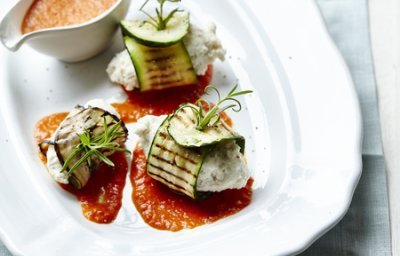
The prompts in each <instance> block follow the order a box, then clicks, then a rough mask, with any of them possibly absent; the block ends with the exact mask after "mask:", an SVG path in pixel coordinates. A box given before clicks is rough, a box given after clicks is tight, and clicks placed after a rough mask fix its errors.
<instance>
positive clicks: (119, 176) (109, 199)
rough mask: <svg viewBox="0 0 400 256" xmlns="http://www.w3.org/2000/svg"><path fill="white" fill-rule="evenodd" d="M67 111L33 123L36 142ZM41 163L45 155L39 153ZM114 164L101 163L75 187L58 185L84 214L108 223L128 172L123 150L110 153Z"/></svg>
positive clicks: (43, 136)
mask: <svg viewBox="0 0 400 256" xmlns="http://www.w3.org/2000/svg"><path fill="white" fill-rule="evenodd" d="M67 115H68V113H57V114H53V115H50V116H47V117H44V118H43V119H41V120H40V121H39V122H38V123H37V124H36V127H35V133H34V134H35V139H36V141H37V142H38V143H39V142H41V141H43V140H44V139H46V138H49V137H50V136H51V135H52V134H53V133H54V132H55V130H56V129H57V128H58V126H59V125H60V123H61V122H62V121H63V120H64V119H65V117H66V116H67ZM39 155H40V158H41V159H42V161H43V162H44V163H46V162H47V159H46V156H45V155H44V154H42V153H40V154H39ZM109 158H110V159H111V161H113V163H114V164H115V167H111V166H108V165H106V164H100V166H99V167H98V168H97V170H96V171H95V172H92V174H91V176H90V179H89V181H88V183H87V184H86V186H85V187H83V188H82V189H80V190H78V189H74V188H72V187H71V186H70V185H68V184H60V186H61V187H62V188H63V189H65V190H67V191H68V192H70V193H71V194H73V195H75V197H76V198H77V199H78V201H79V202H80V203H81V207H82V213H83V215H84V216H85V217H86V218H87V219H88V220H91V221H93V222H97V223H110V222H112V221H113V220H114V219H115V218H116V217H117V214H118V211H119V209H120V208H121V204H122V191H123V189H124V186H125V180H126V175H127V173H128V161H127V159H126V156H125V154H124V153H123V152H117V153H114V154H113V155H111V156H110V157H109Z"/></svg>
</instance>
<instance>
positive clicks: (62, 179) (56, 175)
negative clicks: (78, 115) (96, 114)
mask: <svg viewBox="0 0 400 256" xmlns="http://www.w3.org/2000/svg"><path fill="white" fill-rule="evenodd" d="M89 106H90V107H96V108H101V109H104V110H106V111H108V112H110V113H111V114H113V115H115V116H117V117H118V118H119V114H118V112H117V111H116V110H115V108H113V107H112V106H111V105H110V104H108V103H107V102H105V101H104V100H102V99H94V100H90V101H88V102H87V103H86V104H85V107H89ZM74 114H75V111H74V110H72V111H71V112H70V113H69V114H68V116H72V115H74ZM56 132H57V131H56ZM56 132H55V133H56ZM79 132H81V131H77V133H79ZM55 133H54V134H55ZM50 140H51V141H53V140H54V137H52V138H51V139H50ZM46 157H47V170H48V171H49V173H50V176H51V177H52V178H53V179H54V180H55V181H57V182H59V183H63V184H68V178H69V176H68V174H67V173H66V172H61V170H62V165H61V163H60V161H59V160H58V158H57V153H56V151H55V149H54V146H52V145H49V148H48V150H47V154H46Z"/></svg>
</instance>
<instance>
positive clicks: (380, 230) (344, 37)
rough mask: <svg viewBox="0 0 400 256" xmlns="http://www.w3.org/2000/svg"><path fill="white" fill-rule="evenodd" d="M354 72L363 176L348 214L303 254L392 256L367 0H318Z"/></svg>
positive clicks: (335, 39) (327, 23) (336, 41)
mask: <svg viewBox="0 0 400 256" xmlns="http://www.w3.org/2000/svg"><path fill="white" fill-rule="evenodd" d="M317 4H318V5H319V7H320V10H321V13H322V15H323V18H324V19H325V22H326V26H327V28H328V31H329V33H330V34H331V36H332V38H333V40H334V41H335V43H336V44H337V46H338V48H339V50H340V51H341V52H342V54H343V57H344V59H345V60H346V62H347V64H348V66H349V68H350V72H351V74H352V77H353V80H354V83H355V86H356V89H357V92H358V96H359V99H360V103H361V109H362V114H363V131H364V141H363V174H362V177H361V180H360V183H359V185H358V187H357V189H356V192H355V194H354V198H353V202H352V204H351V206H350V209H349V212H348V213H347V215H346V216H345V217H344V218H343V220H342V221H341V222H340V223H339V224H338V225H337V226H336V227H335V228H333V229H332V230H331V231H329V232H328V233H327V234H326V235H324V236H323V237H322V238H321V239H319V240H318V241H317V242H315V243H314V244H313V245H312V246H311V247H310V248H309V249H308V250H306V251H305V252H304V253H302V254H301V255H302V256H306V255H335V256H336V255H363V256H365V255H371V256H375V255H391V243H390V228H389V216H388V198H387V189H386V188H387V186H386V176H385V163H384V159H383V153H382V145H381V137H380V125H379V116H378V107H377V100H376V85H375V78H374V70H373V63H372V58H371V47H370V44H369V27H368V6H367V0H348V1H343V0H318V1H317Z"/></svg>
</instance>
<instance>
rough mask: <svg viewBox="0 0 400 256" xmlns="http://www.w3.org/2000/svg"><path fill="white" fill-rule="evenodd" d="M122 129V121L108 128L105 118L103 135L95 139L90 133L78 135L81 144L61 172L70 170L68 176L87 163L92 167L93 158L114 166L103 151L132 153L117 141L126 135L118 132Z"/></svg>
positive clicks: (68, 158) (69, 157) (73, 151)
mask: <svg viewBox="0 0 400 256" xmlns="http://www.w3.org/2000/svg"><path fill="white" fill-rule="evenodd" d="M120 127H121V121H119V122H118V123H116V124H114V125H112V126H111V127H108V125H107V122H106V117H104V132H103V133H102V134H100V135H98V136H95V137H93V138H92V137H91V135H90V132H89V131H85V132H84V133H82V134H78V136H79V139H80V143H79V144H78V145H77V146H76V147H75V148H74V150H72V152H71V154H70V155H69V156H68V157H67V159H66V160H65V163H64V165H63V168H62V169H61V172H65V171H67V170H68V174H71V173H73V172H74V171H75V170H76V169H78V168H79V167H80V166H81V165H82V164H84V163H87V164H88V165H89V166H90V165H91V161H92V159H93V158H97V159H99V160H100V161H102V162H104V163H105V164H107V165H109V166H114V163H113V162H112V161H111V160H110V159H109V158H108V157H107V156H105V155H104V154H103V153H101V151H118V152H126V153H130V152H129V151H128V150H127V149H125V148H122V147H121V145H120V144H119V143H118V142H116V141H115V139H116V138H117V137H119V136H123V135H124V133H123V132H120V131H118V128H120ZM79 156H81V157H80V158H79V159H78V160H77V161H76V162H75V163H74V164H73V165H72V167H71V168H68V166H69V165H70V164H71V162H72V161H73V160H74V159H75V158H76V157H79Z"/></svg>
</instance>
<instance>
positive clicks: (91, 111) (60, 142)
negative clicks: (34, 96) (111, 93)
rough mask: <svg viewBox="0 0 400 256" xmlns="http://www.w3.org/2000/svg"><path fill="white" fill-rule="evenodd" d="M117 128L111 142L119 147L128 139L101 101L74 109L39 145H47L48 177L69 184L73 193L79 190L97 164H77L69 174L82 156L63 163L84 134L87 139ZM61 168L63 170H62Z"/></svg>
mask: <svg viewBox="0 0 400 256" xmlns="http://www.w3.org/2000/svg"><path fill="white" fill-rule="evenodd" d="M117 124H118V128H117V131H116V133H115V134H117V135H118V136H115V137H114V138H113V142H116V143H117V144H118V145H123V143H124V142H125V141H126V139H127V136H128V131H127V129H126V127H125V125H124V123H123V122H122V121H121V120H120V119H119V117H118V114H117V113H116V112H115V110H114V109H113V107H111V106H110V105H109V104H107V103H105V102H104V101H99V100H95V101H92V102H89V103H88V104H87V106H86V107H83V106H77V107H75V108H74V109H73V110H72V111H71V112H70V113H69V115H68V116H67V117H66V118H65V119H64V121H63V122H62V123H61V124H60V126H59V127H58V129H57V130H56V132H55V134H54V135H53V137H52V138H51V139H48V140H45V141H44V142H43V143H41V144H42V145H41V147H43V144H48V150H47V167H48V170H49V172H50V174H51V176H52V177H53V178H54V179H55V180H56V181H57V182H60V183H69V184H70V185H71V186H72V187H74V188H76V189H81V188H83V187H84V186H85V185H86V184H87V182H88V180H89V178H90V175H91V172H92V171H93V170H95V169H96V167H97V166H98V164H99V160H98V159H97V158H95V157H93V158H89V159H87V161H84V162H83V163H82V164H80V165H79V166H78V167H77V168H76V169H75V170H74V171H73V172H69V170H70V168H71V167H73V166H74V165H75V164H76V163H77V162H78V161H79V160H80V159H81V158H82V157H83V155H84V152H79V153H78V154H77V155H76V156H75V157H74V158H72V160H71V161H69V163H68V164H67V166H64V165H65V162H66V160H67V159H68V158H69V157H70V155H71V153H73V151H74V149H75V148H76V147H77V146H78V145H79V144H80V143H81V139H80V135H81V134H83V133H85V132H87V133H88V134H90V137H91V138H94V137H96V136H99V135H101V134H103V133H104V132H105V129H110V128H111V127H113V126H114V125H117ZM100 151H101V153H102V154H103V155H104V156H108V155H111V154H112V153H114V151H113V150H102V149H100ZM63 168H64V170H63Z"/></svg>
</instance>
